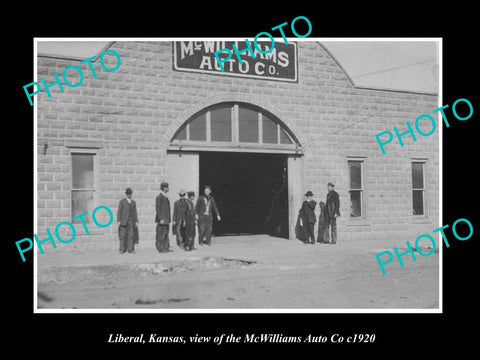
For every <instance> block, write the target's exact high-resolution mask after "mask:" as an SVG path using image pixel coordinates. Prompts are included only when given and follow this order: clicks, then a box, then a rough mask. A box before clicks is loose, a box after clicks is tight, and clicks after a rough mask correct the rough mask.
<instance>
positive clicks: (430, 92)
mask: <svg viewBox="0 0 480 360" xmlns="http://www.w3.org/2000/svg"><path fill="white" fill-rule="evenodd" d="M316 42H317V43H318V45H320V47H321V48H322V49H324V50H325V51H326V52H327V54H328V55H330V57H331V58H332V59H333V61H335V63H336V64H337V66H338V67H339V68H340V69H341V70H342V71H343V73H344V74H345V76H346V77H347V79H348V81H349V82H350V84H351V85H352V86H353V87H354V88H355V89H359V90H372V91H389V92H398V93H406V94H417V95H430V96H438V91H437V92H432V91H421V90H402V89H392V88H380V87H375V86H364V85H362V86H360V85H357V84H355V81H353V79H352V77H351V76H350V75H349V74H348V72H347V70H345V68H344V67H343V66H342V64H340V62H339V61H338V59H337V58H336V57H335V55H333V53H332V52H331V51H330V50H328V48H327V47H326V46H324V45H322V43H321V42H320V41H316Z"/></svg>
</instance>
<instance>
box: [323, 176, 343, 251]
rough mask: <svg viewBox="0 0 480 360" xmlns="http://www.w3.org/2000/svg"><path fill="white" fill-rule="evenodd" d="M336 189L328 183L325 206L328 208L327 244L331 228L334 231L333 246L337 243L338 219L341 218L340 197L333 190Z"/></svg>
mask: <svg viewBox="0 0 480 360" xmlns="http://www.w3.org/2000/svg"><path fill="white" fill-rule="evenodd" d="M334 187H335V185H334V184H332V183H331V182H329V183H328V185H327V188H328V193H327V202H326V204H325V206H326V208H327V224H326V229H325V242H329V241H330V234H329V232H330V228H331V229H332V241H331V242H330V243H331V244H336V243H337V217H339V216H340V197H339V196H338V193H337V192H336V191H335V190H333V188H334Z"/></svg>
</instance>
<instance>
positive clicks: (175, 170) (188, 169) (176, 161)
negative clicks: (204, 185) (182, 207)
mask: <svg viewBox="0 0 480 360" xmlns="http://www.w3.org/2000/svg"><path fill="white" fill-rule="evenodd" d="M198 159H199V156H198V153H186V152H168V153H167V171H166V173H167V177H166V181H167V182H168V184H169V189H170V190H169V194H168V195H169V196H168V197H169V199H170V203H171V204H172V206H171V209H172V211H173V203H174V202H175V201H177V200H178V199H179V196H178V192H179V190H180V189H183V190H185V191H187V192H188V191H195V196H196V198H198V186H199V184H198V181H199V180H198V176H199V173H198Z"/></svg>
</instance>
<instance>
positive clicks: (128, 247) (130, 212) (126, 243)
mask: <svg viewBox="0 0 480 360" xmlns="http://www.w3.org/2000/svg"><path fill="white" fill-rule="evenodd" d="M132 193H133V191H132V189H130V188H127V190H125V194H126V197H125V198H124V199H122V200H120V203H119V204H118V211H117V224H118V237H119V239H120V254H123V253H124V252H125V251H128V252H129V253H134V252H135V250H134V232H135V228H136V227H137V226H138V216H137V204H136V203H135V200H133V199H132Z"/></svg>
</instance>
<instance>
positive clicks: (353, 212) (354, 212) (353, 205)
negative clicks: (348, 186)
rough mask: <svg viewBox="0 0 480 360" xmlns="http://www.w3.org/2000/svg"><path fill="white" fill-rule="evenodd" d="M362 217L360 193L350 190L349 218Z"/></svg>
mask: <svg viewBox="0 0 480 360" xmlns="http://www.w3.org/2000/svg"><path fill="white" fill-rule="evenodd" d="M361 216H362V192H361V191H359V190H350V217H361Z"/></svg>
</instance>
